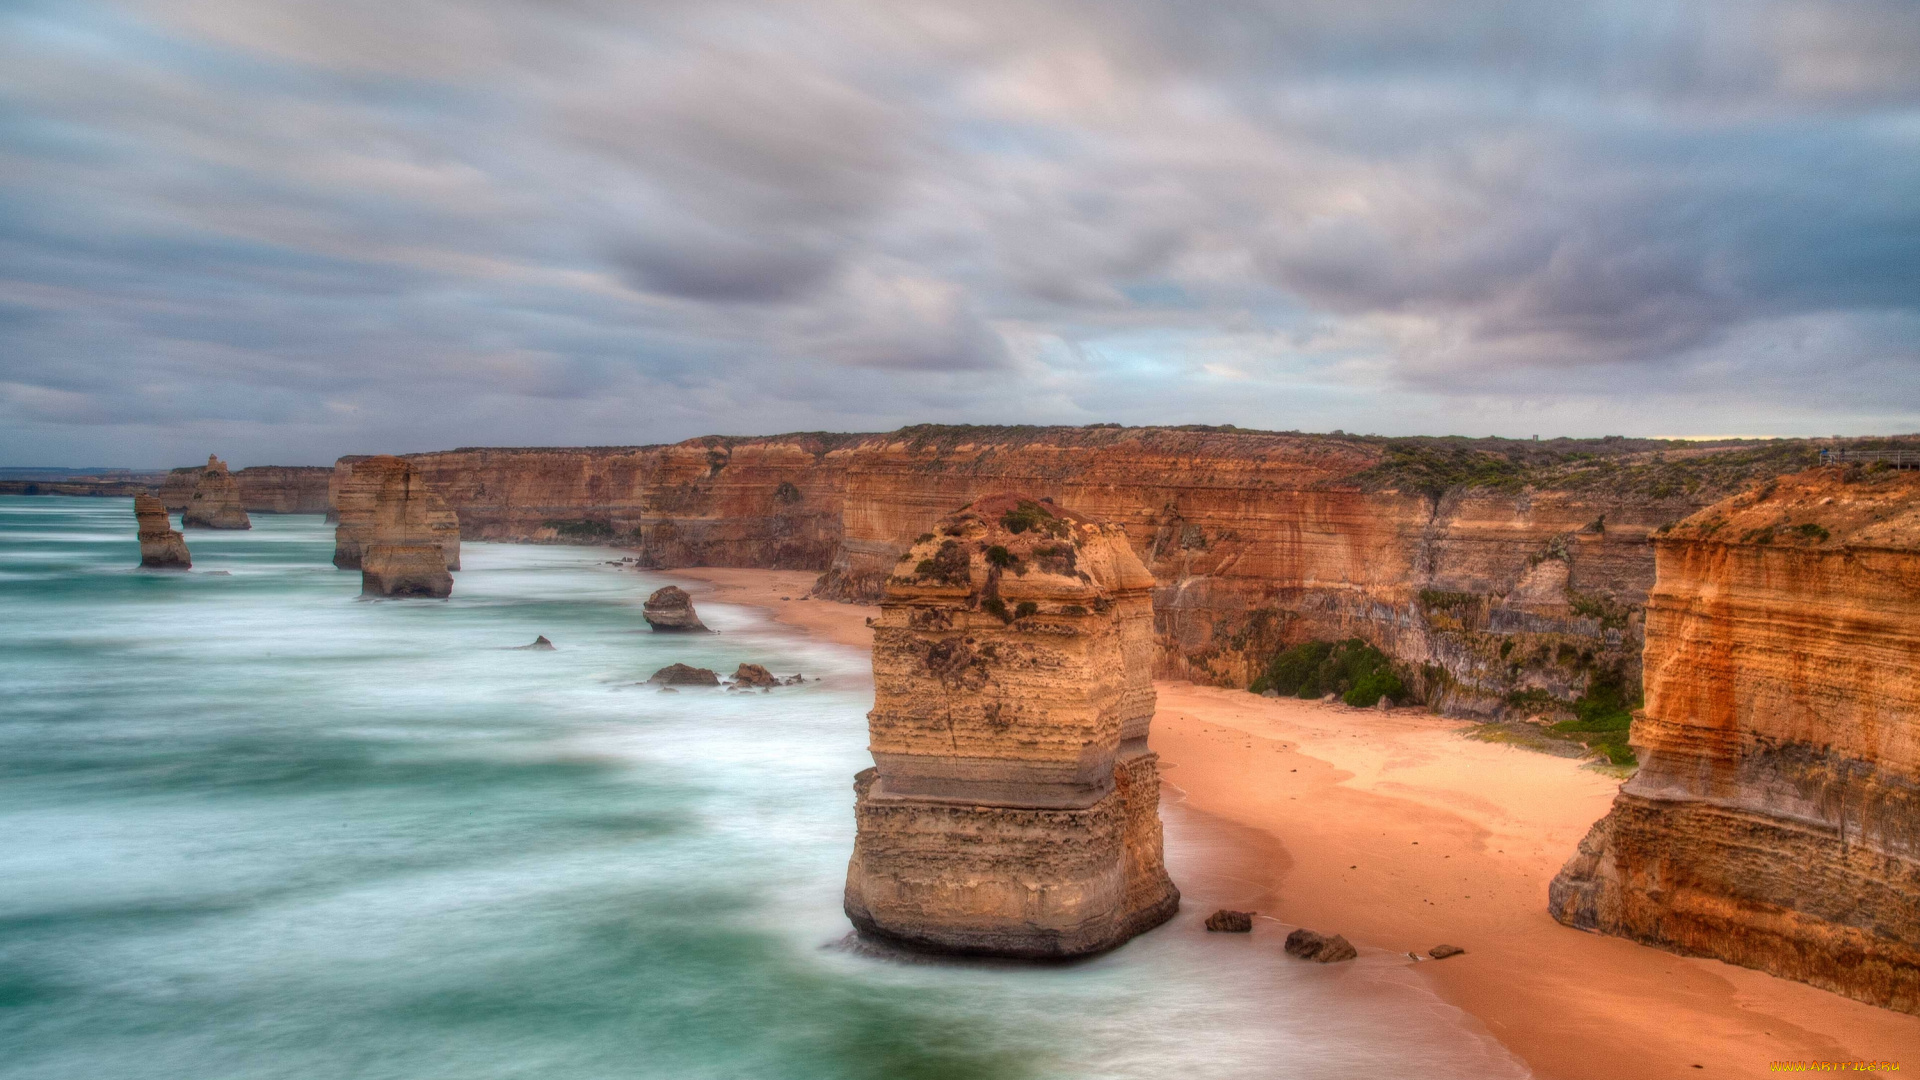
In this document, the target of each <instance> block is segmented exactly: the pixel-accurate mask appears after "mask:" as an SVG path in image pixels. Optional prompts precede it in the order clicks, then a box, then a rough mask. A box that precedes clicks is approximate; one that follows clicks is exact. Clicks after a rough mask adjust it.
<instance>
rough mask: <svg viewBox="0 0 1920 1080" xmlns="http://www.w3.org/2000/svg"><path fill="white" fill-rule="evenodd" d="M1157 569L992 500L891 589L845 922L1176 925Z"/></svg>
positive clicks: (957, 947) (919, 940)
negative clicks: (1155, 671)
mask: <svg viewBox="0 0 1920 1080" xmlns="http://www.w3.org/2000/svg"><path fill="white" fill-rule="evenodd" d="M1152 588H1153V578H1152V576H1151V575H1149V574H1148V573H1147V571H1146V568H1145V567H1144V566H1142V565H1141V563H1140V560H1139V559H1138V558H1137V557H1136V556H1135V555H1134V554H1133V552H1132V550H1131V549H1130V548H1129V547H1128V546H1127V542H1126V538H1125V536H1124V534H1123V533H1122V532H1121V531H1120V530H1119V529H1118V528H1116V527H1113V526H1108V525H1103V524H1098V523H1096V522H1094V521H1092V520H1090V519H1088V518H1086V517H1083V516H1081V515H1079V514H1075V513H1073V512H1071V511H1068V510H1066V509H1064V508H1062V507H1060V506H1057V505H1055V504H1054V503H1052V502H1050V501H1047V500H1044V499H1033V498H1029V497H1026V496H1022V495H1004V494H1003V495H994V496H988V497H986V498H983V499H980V500H978V501H976V502H974V503H972V504H971V505H970V506H969V507H967V508H966V509H964V510H961V511H959V512H958V513H955V514H952V515H950V516H948V517H947V518H945V519H943V520H941V521H940V522H939V523H938V524H937V525H936V526H935V528H934V531H933V532H931V533H928V534H926V535H925V536H922V537H921V538H920V539H919V541H918V542H917V543H915V544H914V545H913V546H912V548H911V550H909V551H908V552H907V554H906V555H905V556H903V557H902V558H901V560H900V562H899V563H898V565H897V566H896V568H895V571H894V573H893V575H892V576H891V577H890V578H889V579H888V580H887V585H886V595H885V598H884V600H883V602H882V604H881V615H880V618H879V620H878V621H877V623H876V624H875V629H874V646H873V675H874V708H873V711H872V712H871V713H869V714H867V719H868V723H869V736H870V743H871V747H872V751H873V759H874V762H875V768H872V769H868V770H866V771H865V772H862V773H861V774H860V775H859V776H858V777H856V778H855V782H854V791H855V809H854V814H855V818H856V822H857V826H858V835H857V837H856V839H855V841H854V851H853V859H852V861H851V863H850V864H849V866H848V868H847V891H846V911H847V916H848V917H849V918H850V919H852V920H853V923H854V925H855V926H856V927H858V928H859V929H860V930H861V931H862V932H863V933H865V934H869V935H873V936H875V937H879V938H882V939H886V940H891V941H894V942H898V943H902V944H906V945H910V946H915V947H920V948H926V949H933V950H937V951H946V952H957V953H975V954H984V955H993V956H1007V957H1022V958H1046V957H1067V956H1077V955H1082V954H1086V953H1092V952H1098V951H1100V950H1102V949H1108V948H1111V947H1113V946H1115V945H1118V944H1120V943H1121V942H1124V941H1126V940H1127V939H1128V938H1130V937H1133V936H1134V935H1135V934H1138V933H1140V932H1142V931H1144V930H1147V929H1149V928H1151V927H1153V926H1156V925H1158V924H1159V923H1161V922H1163V921H1165V920H1166V919H1168V918H1169V917H1171V916H1172V915H1173V913H1174V911H1175V910H1177V909H1178V907H1179V903H1180V893H1179V891H1178V890H1177V889H1175V888H1174V886H1173V882H1172V881H1170V880H1169V879H1168V878H1167V873H1166V869H1165V867H1164V866H1163V865H1162V861H1161V833H1160V817H1159V798H1160V776H1159V768H1158V761H1159V759H1158V757H1157V756H1156V755H1155V754H1153V753H1152V752H1150V751H1149V750H1148V749H1147V727H1148V724H1149V723H1150V722H1151V720H1152V719H1153V710H1154V692H1153V683H1152V666H1153V638H1152V635H1153V627H1152V599H1151V592H1152Z"/></svg>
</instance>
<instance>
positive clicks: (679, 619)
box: [640, 585, 707, 634]
mask: <svg viewBox="0 0 1920 1080" xmlns="http://www.w3.org/2000/svg"><path fill="white" fill-rule="evenodd" d="M640 613H641V614H642V615H643V616H645V617H646V620H647V625H648V626H651V627H653V628H654V629H655V630H663V631H667V632H669V633H683V632H699V633H703V634H704V633H706V631H707V628H706V626H705V625H703V624H702V623H701V622H700V616H699V615H698V614H697V613H695V611H694V610H693V598H692V597H690V596H688V595H687V590H685V589H682V588H681V587H679V586H678V585H669V586H667V587H666V588H664V589H661V590H660V591H658V592H656V593H654V594H653V595H652V596H649V597H647V602H646V605H645V606H644V607H643V608H641V611H640Z"/></svg>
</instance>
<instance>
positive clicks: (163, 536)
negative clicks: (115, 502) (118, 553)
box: [133, 495, 193, 570]
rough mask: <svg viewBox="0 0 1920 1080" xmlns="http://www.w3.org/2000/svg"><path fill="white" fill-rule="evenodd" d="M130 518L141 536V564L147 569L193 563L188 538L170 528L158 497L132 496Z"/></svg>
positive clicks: (181, 566) (168, 567) (164, 568)
mask: <svg viewBox="0 0 1920 1080" xmlns="http://www.w3.org/2000/svg"><path fill="white" fill-rule="evenodd" d="M133 517H134V521H135V522H136V523H137V525H136V527H137V528H138V530H139V536H140V565H141V566H142V567H144V568H146V569H148V570H185V569H187V568H188V567H190V566H192V565H193V557H192V556H191V555H189V554H188V553H187V538H186V537H184V536H181V535H180V534H179V533H177V532H175V531H173V522H172V521H171V520H170V519H168V517H167V508H166V506H165V504H163V503H162V502H161V501H160V500H159V498H158V497H156V496H153V495H135V496H134V497H133Z"/></svg>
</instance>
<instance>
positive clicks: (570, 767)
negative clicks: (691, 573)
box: [0, 497, 1526, 1080]
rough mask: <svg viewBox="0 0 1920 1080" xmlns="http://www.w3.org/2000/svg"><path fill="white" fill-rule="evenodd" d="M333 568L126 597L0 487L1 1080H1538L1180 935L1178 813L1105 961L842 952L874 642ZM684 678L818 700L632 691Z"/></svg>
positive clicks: (282, 529) (469, 572)
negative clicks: (847, 642)
mask: <svg viewBox="0 0 1920 1080" xmlns="http://www.w3.org/2000/svg"><path fill="white" fill-rule="evenodd" d="M176 520H177V519H176ZM332 536H333V531H332V527H331V526H328V525H327V524H325V523H324V522H323V521H322V520H321V519H320V518H319V517H317V516H316V517H306V516H274V515H257V516H255V518H254V528H253V529H252V530H251V531H249V532H220V533H216V532H206V531H195V532H191V533H188V534H187V541H188V544H189V545H190V546H191V548H192V551H193V559H194V570H193V572H191V573H187V574H177V573H174V574H169V573H154V572H144V571H139V570H136V569H134V567H135V565H136V564H137V563H138V561H139V552H138V545H137V544H136V543H135V540H134V519H133V511H132V502H131V500H128V499H83V498H65V497H31V498H30V497H0V613H3V614H0V702H3V703H4V704H3V705H0V1077H4V1078H28V1077H31V1078H48V1080H53V1078H60V1080H82V1078H84V1080H113V1078H133V1077H139V1078H156V1080H168V1078H180V1080H215V1078H228V1077H232V1078H241V1077H245V1078H267V1077H288V1078H293V1077H299V1078H346V1077H352V1078H363V1077H364V1078H388V1077H391V1078H395V1080H433V1078H442V1077H444V1078H449V1080H455V1078H457V1080H488V1078H505V1077H542V1078H556V1080H567V1078H576V1077H577V1078H602V1077H605V1078H614V1077H622V1078H624V1077H649V1078H651V1077H661V1078H675V1080H680V1078H686V1080H699V1078H760V1077H767V1078H795V1080H803V1078H868V1077H871V1078H875V1080H880V1078H887V1080H936V1078H938V1080H949V1078H950V1080H971V1078H1027V1077H1033V1078H1042V1077H1044V1078H1055V1077H1058V1078H1094V1077H1113V1078H1134V1077H1138V1078H1149V1077H1153V1078H1165V1077H1175V1078H1179V1080H1203V1078H1213V1077H1220V1078H1240V1077H1287V1078H1306V1080H1313V1078H1320V1077H1326V1078H1334V1077H1339V1078H1343V1080H1345V1078H1352V1077H1356V1076H1361V1077H1401V1076H1405V1077H1421V1078H1423V1080H1435V1078H1443V1080H1444V1078H1449V1077H1460V1078H1473V1080H1482V1078H1501V1077H1522V1076H1525V1075H1526V1070H1525V1068H1524V1067H1523V1066H1521V1065H1520V1064H1519V1063H1518V1062H1517V1061H1515V1060H1514V1059H1513V1058H1512V1057H1511V1056H1510V1055H1508V1054H1507V1053H1506V1052H1505V1051H1504V1050H1503V1049H1501V1048H1500V1047H1499V1046H1498V1044H1497V1043H1495V1042H1494V1041H1493V1040H1492V1039H1490V1038H1489V1037H1488V1036H1487V1035H1486V1034H1485V1033H1484V1032H1483V1031H1480V1030H1477V1029H1476V1027H1475V1026H1474V1025H1473V1023H1472V1022H1471V1021H1469V1020H1468V1019H1467V1018H1465V1017H1463V1016H1462V1015H1461V1014H1460V1013H1459V1012H1458V1011H1457V1010H1454V1009H1452V1008H1451V1007H1449V1006H1446V1005H1445V1004H1443V1003H1441V1002H1440V1001H1438V1000H1437V999H1436V998H1434V997H1433V996H1432V995H1430V994H1428V993H1427V992H1426V991H1425V990H1424V989H1423V988H1421V987H1420V986H1419V985H1418V984H1417V983H1416V982H1415V981H1414V980H1413V979H1412V977H1411V975H1409V974H1408V973H1407V972H1406V970H1405V964H1404V963H1403V962H1398V961H1395V960H1393V958H1391V957H1383V956H1373V955H1363V956H1362V957H1361V959H1360V960H1358V961H1356V962H1354V963H1351V964H1342V965H1334V966H1331V967H1321V966H1318V965H1309V964H1302V963H1298V962H1293V961H1290V960H1286V959H1285V958H1283V957H1278V955H1277V950H1276V949H1273V948H1253V947H1250V946H1251V945H1253V944H1254V943H1253V942H1250V941H1249V940H1248V939H1246V938H1243V937H1239V936H1238V935H1210V934H1206V933H1204V932H1202V931H1201V929H1200V926H1199V920H1200V919H1201V918H1203V917H1204V916H1205V915H1206V914H1207V912H1208V911H1211V910H1212V908H1211V907H1208V906H1207V900H1208V898H1209V896H1210V895H1212V894H1221V895H1224V894H1223V893H1221V890H1222V889H1223V888H1225V887H1226V883H1220V882H1213V881H1209V880H1208V879H1207V876H1206V874H1205V872H1203V871H1201V870H1200V869H1198V867H1200V866H1201V865H1202V862H1203V860H1202V855H1203V854H1204V853H1205V851H1206V849H1207V845H1209V844H1217V843H1219V842H1220V839H1219V837H1218V835H1217V833H1215V832H1209V830H1208V828H1207V826H1206V823H1205V822H1204V821H1202V820H1201V819H1199V818H1198V816H1197V815H1193V814H1190V813H1188V812H1185V811H1184V810H1183V809H1182V808H1181V807H1179V806H1178V805H1177V804H1176V803H1170V805H1169V806H1168V808H1167V814H1166V818H1167V837H1168V841H1167V842H1168V860H1167V861H1168V865H1169V868H1170V870H1171V872H1172V873H1173V876H1174V880H1175V881H1176V882H1177V883H1179V884H1180V885H1181V886H1182V888H1183V890H1185V891H1186V893H1187V903H1186V905H1185V907H1184V908H1183V911H1182V913H1181V915H1180V916H1179V917H1178V918H1177V919H1176V920H1175V921H1174V922H1172V923H1170V924H1168V925H1167V926H1164V927H1162V928H1160V929H1158V930H1156V931H1153V932H1151V933H1149V934H1147V935H1145V936H1143V937H1141V938H1139V939H1136V940H1135V941H1133V942H1131V943H1129V944H1128V945H1126V946H1124V947H1122V948H1120V949H1118V950H1115V951H1113V952H1111V953H1108V954H1106V955H1103V956H1100V957H1097V958H1094V959H1091V960H1087V961H1082V962H1078V963H1072V964H1056V965H1043V966H1029V965H1012V964H1004V965H1003V964H986V963H955V962H944V961H918V962H906V961H901V960H898V959H889V958H886V957H880V956H874V955H870V954H868V953H866V952H863V951H860V950H855V949H850V948H847V947H846V945H845V938H846V936H847V931H848V926H847V923H846V920H845V917H844V916H843V915H842V914H841V912H840V890H841V886H842V883H843V880H844V876H845V871H846V859H847V855H848V853H849V852H850V850H851V846H852V842H853V812H852V804H853V793H852V786H851V785H852V778H853V774H854V773H855V772H857V771H858V770H859V769H861V768H863V767H865V766H866V765H867V764H870V761H869V759H868V758H867V756H866V749H865V747H866V726H865V725H866V717H865V714H866V710H867V708H868V707H869V706H870V705H871V701H872V686H871V681H870V677H869V673H868V668H867V663H866V658H865V656H864V654H862V653H860V652H858V651H856V650H851V649H847V648H844V647H841V646H836V645H833V644H829V643H824V642H820V641H816V640H813V639H810V638H808V637H807V636H806V635H804V634H802V633H799V632H796V631H794V630H791V629H787V628H783V627H781V626H778V625H776V624H774V623H773V622H771V621H769V620H768V619H766V618H765V617H764V616H763V615H762V614H761V613H759V612H757V611H754V610H751V609H747V608H739V607H730V606H727V605H721V604H702V605H701V615H702V618H703V619H705V621H706V622H707V624H708V625H709V626H710V627H712V628H713V629H715V630H717V631H719V632H718V633H715V634H711V635H704V636H697V637H688V636H679V635H671V636H670V635H655V634H652V633H650V632H649V631H648V630H647V628H646V624H645V623H644V622H643V621H642V620H641V618H640V604H641V601H642V600H643V599H644V598H645V597H646V595H647V594H648V593H649V592H651V591H652V590H653V589H655V588H657V587H659V586H660V585H662V584H666V583H668V579H666V578H664V577H660V576H656V575H649V574H645V573H637V572H634V571H632V570H622V569H618V568H615V567H613V566H610V565H608V564H607V562H608V560H609V559H611V558H616V557H617V555H618V553H616V552H610V551H609V550H608V549H604V548H577V547H555V546H531V545H511V544H485V543H468V544H465V545H464V546H463V549H462V560H463V563H464V565H465V569H463V570H462V571H460V572H459V573H457V574H456V575H455V585H454V595H453V597H452V599H451V600H448V601H419V600H413V601H368V600H362V599H360V597H359V591H360V578H359V575H358V574H357V573H349V572H344V571H339V570H336V569H334V568H333V566H332V564H331V562H330V559H331V556H332ZM542 634H544V635H545V636H547V637H548V638H550V639H551V640H552V641H553V643H554V645H555V646H556V648H555V650H554V651H552V652H535V651H520V650H517V649H516V647H517V646H522V645H526V644H528V643H529V642H531V641H533V639H534V638H535V636H536V635H542ZM675 661H683V662H686V663H690V664H695V665H699V666H703V667H710V668H713V669H715V670H718V671H721V672H723V673H725V672H730V671H732V670H733V668H734V666H735V665H737V664H739V663H741V662H753V663H760V664H764V665H765V666H767V667H768V668H769V669H771V670H773V671H774V672H776V673H777V674H780V675H788V674H793V673H803V674H804V675H805V676H806V678H807V680H808V681H807V682H806V683H805V684H804V685H801V686H793V687H782V688H780V689H778V690H775V691H773V692H771V693H764V694H728V693H725V692H722V691H706V690H693V689H683V690H682V691H681V692H679V693H674V694H667V693H661V692H659V691H658V690H657V689H656V688H654V687H651V686H647V685H645V684H644V680H645V679H646V678H647V676H648V675H649V674H651V673H652V672H653V671H654V670H655V669H657V668H659V667H662V666H664V665H666V664H668V663H672V662H675ZM1183 874H1184V875H1185V876H1183ZM1216 906H1217V905H1216Z"/></svg>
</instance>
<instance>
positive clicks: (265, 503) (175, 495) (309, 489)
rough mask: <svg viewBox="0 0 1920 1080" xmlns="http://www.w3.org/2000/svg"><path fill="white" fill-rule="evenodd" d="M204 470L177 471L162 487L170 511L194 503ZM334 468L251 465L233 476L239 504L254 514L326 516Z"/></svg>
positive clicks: (171, 473)
mask: <svg viewBox="0 0 1920 1080" xmlns="http://www.w3.org/2000/svg"><path fill="white" fill-rule="evenodd" d="M201 471H202V468H201V467H200V466H193V467H190V468H185V469H174V470H173V471H171V472H169V473H168V474H167V477H166V480H165V481H164V482H163V483H162V484H161V485H160V499H161V501H162V502H164V503H165V504H166V507H167V509H169V510H176V511H177V510H185V509H186V508H187V505H188V504H189V503H191V502H192V501H193V489H194V485H195V484H196V483H197V482H198V479H199V476H200V473H201ZM332 477H333V469H331V468H329V467H327V466H323V465H314V466H306V465H252V466H248V467H247V468H244V469H241V470H240V471H238V472H236V473H234V474H233V482H234V484H235V486H236V487H237V488H238V489H239V492H240V505H241V507H242V508H244V509H245V510H246V511H247V512H248V513H252V514H324V513H326V512H327V510H328V501H327V484H328V481H329V480H330V479H331V478H332Z"/></svg>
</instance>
